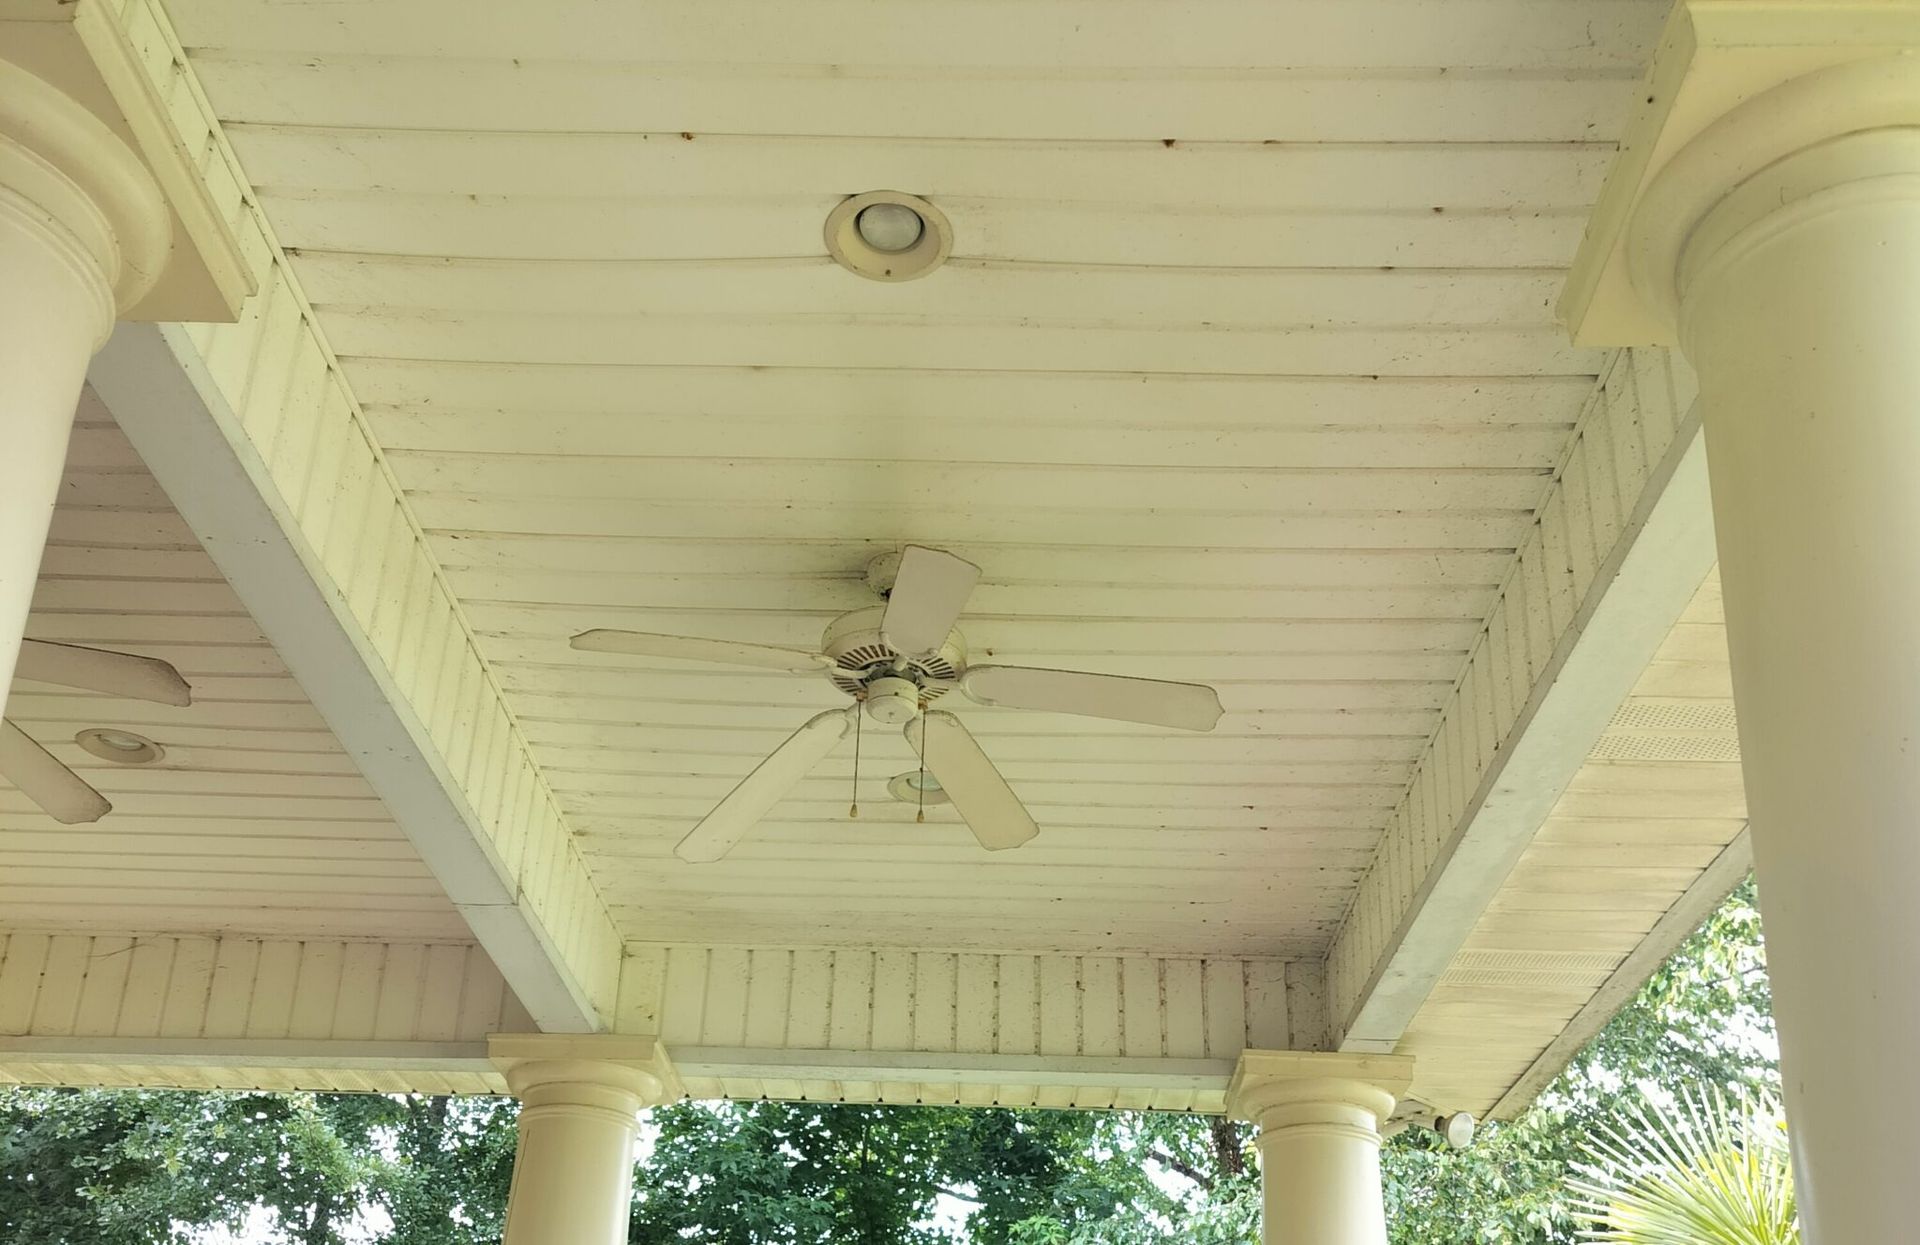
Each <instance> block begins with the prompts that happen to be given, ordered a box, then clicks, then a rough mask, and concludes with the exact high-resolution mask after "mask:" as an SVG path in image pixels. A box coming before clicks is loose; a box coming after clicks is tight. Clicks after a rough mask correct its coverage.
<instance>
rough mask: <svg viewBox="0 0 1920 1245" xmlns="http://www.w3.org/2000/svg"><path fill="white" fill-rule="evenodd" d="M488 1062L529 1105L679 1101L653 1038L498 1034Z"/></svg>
mask: <svg viewBox="0 0 1920 1245" xmlns="http://www.w3.org/2000/svg"><path fill="white" fill-rule="evenodd" d="M487 1057H488V1058H489V1059H491V1060H492V1061H493V1065H494V1067H496V1068H498V1069H500V1072H501V1074H502V1075H503V1076H505V1077H506V1078H507V1088H508V1089H510V1090H511V1091H512V1092H513V1094H514V1096H515V1097H516V1098H519V1099H521V1100H522V1101H523V1102H526V1103H528V1104H530V1105H531V1104H534V1103H536V1102H546V1101H570V1100H573V1099H575V1098H578V1097H580V1096H581V1095H582V1094H585V1095H587V1096H589V1097H601V1096H605V1095H614V1096H624V1097H626V1098H630V1099H632V1100H633V1105H634V1106H635V1107H636V1108H638V1107H647V1106H658V1105H659V1104H661V1103H663V1102H667V1101H670V1100H671V1099H673V1098H677V1097H679V1096H680V1080H679V1077H678V1076H677V1075H676V1074H675V1073H674V1070H673V1063H672V1061H671V1060H670V1059H668V1057H667V1049H666V1047H664V1046H662V1045H661V1044H660V1042H659V1040H658V1039H657V1038H650V1037H613V1036H595V1035H577V1034H567V1033H496V1034H494V1035H493V1036H492V1037H490V1038H488V1039H487Z"/></svg>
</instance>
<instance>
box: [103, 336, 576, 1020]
mask: <svg viewBox="0 0 1920 1245" xmlns="http://www.w3.org/2000/svg"><path fill="white" fill-rule="evenodd" d="M89 379H90V381H91V383H92V385H93V388H94V390H95V392H96V393H97V394H98V395H99V396H100V398H101V400H102V401H103V402H104V403H105V404H106V406H107V408H108V409H109V410H110V411H111V412H112V413H113V416H114V419H115V420H116V421H117V422H118V423H119V425H120V427H121V429H122V430H123V431H124V432H125V433H126V434H127V438H128V440H130V441H131V442H132V443H133V445H134V448H135V449H137V450H138V451H139V452H140V455H141V457H142V459H144V460H145V462H146V464H147V466H148V468H149V469H150V470H151V471H152V472H153V475H154V478H155V479H157V480H158V481H159V482H160V484H161V486H162V487H163V488H165V489H166V491H167V494H168V496H169V497H170V498H171V499H173V501H174V503H175V505H176V507H177V508H178V509H179V511H180V513H181V515H182V516H183V517H184V518H185V519H186V521H187V523H188V525H189V526H190V527H191V528H192V529H193V530H194V533H195V534H196V535H197V536H198V537H199V539H200V542H201V544H202V545H203V546H205V548H206V551H207V553H208V555H209V556H211V557H212V558H213V561H214V563H215V565H217V566H218V567H219V568H220V572H221V574H223V575H225V576H226V577H227V579H228V581H229V582H230V583H231V584H232V585H233V588H234V591H235V592H236V593H237V594H238V595H239V597H240V599H241V601H242V602H243V603H245V605H246V606H247V609H248V610H249V611H250V612H251V613H252V614H253V616H254V619H255V620H256V621H257V622H258V623H259V624H260V628H261V630H262V631H263V632H264V633H265V634H266V636H267V638H268V639H270V640H272V641H273V643H274V646H275V647H276V648H277V649H278V651H279V653H280V656H281V658H282V659H283V660H284V661H285V662H286V663H287V668H288V669H289V670H291V671H292V672H293V675H294V677H295V678H296V679H298V680H299V682H300V685H301V687H302V688H303V689H305V690H306V692H307V694H308V696H309V697H310V698H311V699H312V700H313V703H314V706H315V707H316V708H317V709H318V710H319V711H320V714H321V716H322V717H324V718H325V719H326V721H327V724H328V726H329V727H331V728H332V730H333V732H334V734H335V735H336V736H338V737H339V740H340V743H341V746H342V747H344V748H345V749H346V750H347V751H348V752H349V753H350V754H352V756H353V757H354V759H355V761H356V762H357V763H358V764H359V766H360V769H361V772H362V773H363V774H364V775H365V776H366V778H367V781H368V782H369V783H370V784H371V785H372V786H373V788H374V790H375V791H376V792H378V793H379V795H380V798H381V799H382V800H383V801H384V802H385V803H386V805H387V808H388V809H389V811H391V812H392V814H393V816H394V819H395V821H397V822H398V823H399V825H400V827H401V828H402V830H404V831H405V833H406V835H407V837H408V839H409V840H410V841H411V842H412V843H413V845H414V846H415V847H416V848H417V849H418V850H419V852H420V855H421V858H422V859H423V860H424V861H425V862H426V864H427V867H428V868H429V869H431V870H432V871H433V873H434V876H435V877H436V878H437V879H438V880H439V881H440V884H441V885H442V886H443V887H445V888H446V892H447V896H448V898H449V899H451V900H452V901H453V903H454V906H455V907H456V908H458V909H459V910H460V912H461V914H462V915H463V916H464V917H466V918H467V921H468V924H469V926H470V927H471V928H472V929H473V931H474V936H475V937H476V938H477V939H478V940H479V941H480V943H481V945H482V946H484V947H486V949H487V951H488V954H490V955H491V956H493V958H494V960H495V962H496V963H497V964H498V965H499V967H500V971H501V972H502V973H503V974H504V975H505V976H506V978H507V980H508V983H509V984H510V985H511V986H512V988H513V990H514V993H515V994H516V995H518V996H519V998H520V999H521V1001H522V1002H523V1003H524V1004H525V1005H526V1007H527V1009H528V1011H529V1012H530V1013H531V1014H532V1016H533V1018H534V1019H535V1021H536V1022H537V1023H539V1025H540V1026H541V1028H543V1029H547V1030H553V1031H558V1032H595V1031H598V1030H599V1029H600V1028H602V1027H603V1021H602V1018H601V1014H600V1005H599V1004H598V1003H596V1001H595V998H594V985H593V983H592V981H591V978H592V977H593V976H594V975H596V974H604V973H605V971H606V969H605V967H604V966H595V965H591V964H576V963H570V962H569V960H568V957H567V956H566V955H564V954H562V953H561V952H560V950H559V948H558V946H557V939H556V937H555V931H553V930H551V929H549V928H548V927H547V925H546V924H545V922H544V921H543V920H542V915H543V914H542V913H540V912H539V911H537V910H536V905H535V904H534V903H533V902H532V901H531V899H530V897H529V895H528V894H527V891H526V890H525V888H524V887H523V885H522V882H523V880H524V870H523V867H522V861H520V860H515V859H512V858H509V857H508V856H506V855H505V854H503V852H502V851H501V843H502V842H503V841H505V840H503V839H502V837H501V836H499V835H497V834H489V833H488V832H487V828H486V827H485V826H484V825H483V824H482V819H481V816H480V814H479V812H478V811H477V810H476V808H475V806H474V801H473V799H472V798H471V793H470V792H469V791H468V790H467V788H466V786H465V785H464V784H463V782H462V781H461V779H460V778H459V777H457V776H456V775H455V774H454V772H453V768H452V766H451V765H450V764H449V762H448V759H447V757H446V756H445V755H444V754H443V752H442V749H441V746H440V742H439V741H438V740H436V739H435V738H434V735H433V733H432V731H431V730H430V728H429V726H428V724H427V723H426V722H425V721H423V719H422V715H421V713H420V712H419V710H417V709H416V708H415V706H414V705H412V704H411V703H410V702H409V699H408V697H407V696H406V695H405V694H404V693H403V692H402V691H401V690H400V689H399V688H398V687H397V686H396V682H395V680H394V678H393V677H392V675H391V673H390V672H389V670H388V668H387V665H386V663H385V661H384V660H383V659H382V658H381V656H380V655H379V653H378V652H376V651H375V645H374V642H373V639H372V637H370V636H369V634H368V631H367V628H366V627H365V626H364V625H363V624H362V622H361V621H360V619H359V618H358V617H357V616H356V614H355V612H354V610H353V608H352V606H351V604H350V602H349V600H348V594H347V592H346V591H345V590H343V589H342V587H341V586H340V585H339V584H338V583H337V582H335V580H334V578H333V576H332V575H331V574H330V573H329V571H328V569H327V566H326V564H325V562H324V561H323V560H322V557H321V555H320V554H319V553H318V552H317V551H316V550H315V549H314V548H313V546H312V544H311V542H310V541H309V540H308V538H307V536H306V534H305V533H304V532H303V530H302V526H301V524H300V522H299V520H298V519H297V518H296V517H295V515H294V514H293V513H291V511H290V509H289V507H288V506H287V504H286V503H285V501H284V499H283V498H282V497H281V494H280V491H279V488H278V486H277V484H276V482H275V480H274V479H273V477H272V475H271V473H270V471H269V469H268V467H267V465H266V463H265V462H264V461H263V460H262V457H261V455H260V454H259V453H258V452H257V450H256V449H255V447H254V445H253V444H252V442H251V440H250V439H249V438H248V436H247V434H246V431H245V429H244V427H243V426H242V423H241V419H240V417H239V415H238V414H237V413H236V412H235V411H234V410H233V409H232V406H231V405H230V404H229V401H228V398H227V396H226V394H225V393H224V392H223V390H222V388H221V386H220V385H219V383H218V382H217V380H216V379H215V378H214V377H213V376H212V375H211V374H210V371H209V369H208V367H207V366H206V364H205V362H204V360H202V359H201V357H200V354H199V352H198V350H197V349H196V348H195V347H194V346H193V344H192V342H191V341H189V340H188V338H187V333H186V330H184V329H181V328H177V327H154V326H148V325H131V324H129V325H122V326H121V327H120V328H119V329H118V330H117V331H116V332H115V333H114V336H113V338H112V339H111V340H110V341H109V342H108V343H107V345H106V347H105V348H103V349H102V350H101V352H100V354H99V356H98V357H97V358H96V359H95V361H94V364H93V367H92V369H91V371H90V373H89ZM332 483H333V482H331V481H327V480H321V481H319V482H318V484H319V487H328V486H330V485H331V484H332ZM602 919H603V920H604V919H605V918H604V914H602Z"/></svg>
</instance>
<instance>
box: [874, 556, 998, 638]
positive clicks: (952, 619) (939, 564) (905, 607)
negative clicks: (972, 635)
mask: <svg viewBox="0 0 1920 1245" xmlns="http://www.w3.org/2000/svg"><path fill="white" fill-rule="evenodd" d="M979 580H980V568H979V567H977V566H975V565H974V564H973V563H971V562H969V561H967V560H966V559H965V558H962V557H958V556H956V555H954V554H951V553H948V552H947V551H946V550H944V549H929V548H927V547H926V546H925V545H908V546H907V548H906V552H904V553H902V554H901V555H900V568H899V569H898V570H897V571H895V572H894V576H893V588H892V589H891V590H890V591H889V592H888V593H887V612H886V614H885V615H884V616H883V617H882V618H881V619H880V635H881V637H882V638H883V639H885V640H886V642H887V643H888V644H891V645H892V646H893V647H894V648H895V649H896V650H898V651H899V652H902V653H904V654H906V655H907V656H908V657H924V656H926V655H927V654H928V653H937V652H939V651H940V646H941V645H942V644H945V643H946V642H947V633H948V632H950V631H952V630H953V627H954V624H955V623H957V622H959V621H960V611H961V610H963V609H965V608H966V607H967V598H968V597H970V596H972V595H973V585H974V584H976V583H978V582H979Z"/></svg>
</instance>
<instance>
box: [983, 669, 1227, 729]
mask: <svg viewBox="0 0 1920 1245" xmlns="http://www.w3.org/2000/svg"><path fill="white" fill-rule="evenodd" d="M960 689H961V690H962V691H964V692H966V694H967V695H969V696H971V697H973V698H974V699H975V700H977V701H979V702H980V703H981V704H983V705H1002V706H1005V707H1006V708H1009V709H1042V710H1046V711H1049V712H1052V713H1075V714H1079V715H1080V716H1082V717H1089V718H1112V719H1114V720H1116V721H1120V722H1145V723H1148V724H1150V725H1153V726H1173V727H1178V728H1179V729H1181V730H1188V731H1210V730H1212V729H1213V728H1214V726H1215V724H1216V723H1218V722H1219V721H1220V713H1221V710H1220V693H1218V692H1216V691H1214V690H1213V689H1212V688H1210V687H1208V686H1207V685H1206V684H1204V683H1170V682H1167V681H1166V680H1163V679H1130V678H1126V677H1124V676H1122V675H1117V674H1089V673H1087V672H1086V671H1084V670H1043V669H1040V668H1039V667H1036V666H974V667H973V668H971V669H970V670H968V671H967V672H966V674H965V675H964V676H963V677H962V678H961V680H960Z"/></svg>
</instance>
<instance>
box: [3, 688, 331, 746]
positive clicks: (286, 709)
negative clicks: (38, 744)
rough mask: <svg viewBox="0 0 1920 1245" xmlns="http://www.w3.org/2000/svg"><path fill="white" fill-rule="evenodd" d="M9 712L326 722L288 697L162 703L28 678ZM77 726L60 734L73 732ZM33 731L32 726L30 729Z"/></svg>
mask: <svg viewBox="0 0 1920 1245" xmlns="http://www.w3.org/2000/svg"><path fill="white" fill-rule="evenodd" d="M7 708H8V716H9V717H10V718H12V719H13V720H14V721H16V722H19V723H22V724H23V725H24V724H26V723H34V722H44V723H47V724H49V725H50V726H51V725H53V724H56V723H58V724H70V723H76V722H77V723H80V724H81V725H85V726H95V725H99V721H100V714H101V713H103V712H111V713H112V714H113V720H114V721H115V722H116V723H118V724H120V725H123V726H130V727H135V728H138V727H142V726H166V727H172V726H181V727H210V726H211V727H233V728H239V729H243V730H244V729H260V730H267V731H287V730H311V731H319V730H322V729H324V728H325V725H326V724H325V722H323V721H322V720H321V717H320V715H319V714H318V713H317V712H316V711H315V710H314V709H313V707H312V706H310V705H306V704H292V703H286V702H277V701H267V702H257V701H234V700H202V701H200V702H198V703H196V704H194V705H190V706H174V705H159V704H153V703H151V702H147V701H131V700H126V701H123V700H114V699H112V698H110V697H105V696H80V695H60V694H58V693H53V692H46V691H43V690H42V689H41V688H40V686H39V685H37V684H34V685H28V684H26V683H25V682H24V681H23V682H22V685H21V690H20V691H19V692H17V693H10V694H9V695H8V697H7ZM73 729H75V728H73V727H71V726H69V727H68V729H66V730H65V731H64V732H63V731H59V730H57V729H56V731H55V733H56V734H61V733H64V734H67V735H71V734H72V731H73ZM29 733H31V732H29Z"/></svg>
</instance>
